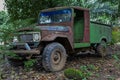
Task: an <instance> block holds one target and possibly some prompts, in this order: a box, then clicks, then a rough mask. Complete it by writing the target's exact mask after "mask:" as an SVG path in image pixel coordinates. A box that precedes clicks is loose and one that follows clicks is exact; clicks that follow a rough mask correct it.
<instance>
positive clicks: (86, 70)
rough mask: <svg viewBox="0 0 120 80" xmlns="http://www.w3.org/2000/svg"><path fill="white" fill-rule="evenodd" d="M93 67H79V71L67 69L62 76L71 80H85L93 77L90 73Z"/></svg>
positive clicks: (93, 69) (94, 68)
mask: <svg viewBox="0 0 120 80" xmlns="http://www.w3.org/2000/svg"><path fill="white" fill-rule="evenodd" d="M95 70H96V67H95V66H94V65H87V66H81V67H80V69H79V70H78V69H74V68H68V69H66V70H65V71H64V75H65V76H66V77H67V78H69V79H73V80H87V78H88V77H90V76H91V75H93V73H92V72H91V71H95Z"/></svg>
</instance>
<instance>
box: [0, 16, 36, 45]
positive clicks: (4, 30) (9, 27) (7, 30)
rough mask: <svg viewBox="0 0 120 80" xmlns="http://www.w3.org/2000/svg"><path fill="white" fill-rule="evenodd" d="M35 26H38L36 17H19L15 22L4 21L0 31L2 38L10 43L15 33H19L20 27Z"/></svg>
mask: <svg viewBox="0 0 120 80" xmlns="http://www.w3.org/2000/svg"><path fill="white" fill-rule="evenodd" d="M34 26H36V24H35V19H34V18H29V19H24V20H22V19H19V20H16V21H13V22H7V23H4V24H3V25H0V32H1V34H0V38H1V39H2V41H4V42H5V43H9V42H11V41H12V39H13V36H15V33H18V30H19V29H20V28H25V27H34Z"/></svg>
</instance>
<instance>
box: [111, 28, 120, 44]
mask: <svg viewBox="0 0 120 80" xmlns="http://www.w3.org/2000/svg"><path fill="white" fill-rule="evenodd" d="M118 42H120V31H119V30H113V31H112V44H114V43H118Z"/></svg>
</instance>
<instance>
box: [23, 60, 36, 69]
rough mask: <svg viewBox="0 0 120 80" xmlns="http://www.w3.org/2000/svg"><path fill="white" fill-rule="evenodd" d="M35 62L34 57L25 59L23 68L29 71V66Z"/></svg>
mask: <svg viewBox="0 0 120 80" xmlns="http://www.w3.org/2000/svg"><path fill="white" fill-rule="evenodd" d="M35 62H36V60H35V59H29V60H27V61H24V66H25V70H26V71H29V70H30V69H31V67H33V65H34V63H35Z"/></svg>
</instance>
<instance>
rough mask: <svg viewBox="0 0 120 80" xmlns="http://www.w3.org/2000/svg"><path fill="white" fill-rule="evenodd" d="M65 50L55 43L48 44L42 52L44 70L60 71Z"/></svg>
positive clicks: (63, 61)
mask: <svg viewBox="0 0 120 80" xmlns="http://www.w3.org/2000/svg"><path fill="white" fill-rule="evenodd" d="M66 58H67V55H66V50H65V48H64V47H63V46H62V45H61V44H59V43H57V42H54V43H50V44H48V45H47V46H46V47H45V48H44V51H43V54H42V64H43V67H44V69H45V70H46V71H60V70H61V69H63V67H64V66H65V62H66Z"/></svg>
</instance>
